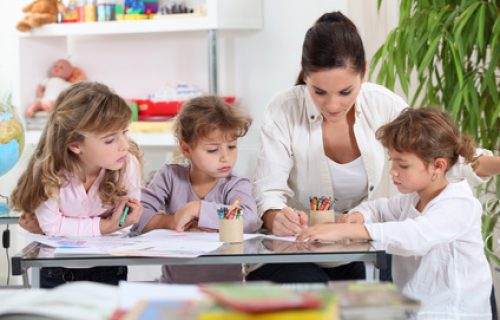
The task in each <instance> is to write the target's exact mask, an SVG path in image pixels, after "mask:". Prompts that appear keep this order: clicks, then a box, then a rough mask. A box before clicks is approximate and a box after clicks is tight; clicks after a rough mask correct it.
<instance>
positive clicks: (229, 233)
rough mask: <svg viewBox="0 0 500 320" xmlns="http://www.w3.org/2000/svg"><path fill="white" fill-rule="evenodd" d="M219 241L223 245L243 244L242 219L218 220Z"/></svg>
mask: <svg viewBox="0 0 500 320" xmlns="http://www.w3.org/2000/svg"><path fill="white" fill-rule="evenodd" d="M219 241H221V242H225V243H236V242H243V217H241V218H239V219H219Z"/></svg>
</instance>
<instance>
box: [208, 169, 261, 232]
mask: <svg viewBox="0 0 500 320" xmlns="http://www.w3.org/2000/svg"><path fill="white" fill-rule="evenodd" d="M223 193H224V194H223V197H224V203H217V202H210V201H204V200H202V201H201V203H200V215H199V220H198V226H199V227H202V228H209V229H219V221H218V219H219V217H218V216H217V209H219V208H223V207H224V208H229V207H230V206H231V204H232V203H233V202H234V201H235V200H236V198H237V197H240V204H239V207H240V208H241V209H243V229H244V231H245V232H246V233H251V232H255V231H257V230H258V229H259V228H260V226H261V224H262V222H261V220H260V218H259V216H258V214H257V205H256V204H255V200H254V198H253V196H252V183H251V182H250V180H248V179H247V178H242V177H233V178H232V180H231V181H229V182H228V183H227V185H226V186H225V187H224V189H223Z"/></svg>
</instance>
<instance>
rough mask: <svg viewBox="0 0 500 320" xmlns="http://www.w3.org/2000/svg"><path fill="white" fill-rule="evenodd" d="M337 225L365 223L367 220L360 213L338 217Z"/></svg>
mask: <svg viewBox="0 0 500 320" xmlns="http://www.w3.org/2000/svg"><path fill="white" fill-rule="evenodd" d="M335 222H336V223H364V222H365V218H364V217H363V215H362V214H361V212H359V211H355V212H351V213H348V214H343V215H341V216H338V219H337V221H335Z"/></svg>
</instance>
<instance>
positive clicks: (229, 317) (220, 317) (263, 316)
mask: <svg viewBox="0 0 500 320" xmlns="http://www.w3.org/2000/svg"><path fill="white" fill-rule="evenodd" d="M317 297H318V298H319V299H321V301H322V305H321V307H319V308H316V309H288V310H280V311H272V312H261V313H247V312H242V311H236V310H234V309H230V308H227V307H225V306H222V305H220V304H213V305H212V306H211V307H207V308H205V309H204V310H201V311H200V312H199V314H198V318H197V319H198V320H283V319H286V320H338V319H339V309H338V301H337V295H336V294H334V293H331V292H330V293H326V292H325V293H323V294H318V295H317Z"/></svg>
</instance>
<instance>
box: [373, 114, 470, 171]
mask: <svg viewBox="0 0 500 320" xmlns="http://www.w3.org/2000/svg"><path fill="white" fill-rule="evenodd" d="M376 136H377V139H379V140H380V142H381V143H382V144H383V145H384V147H386V148H388V149H393V150H396V151H398V152H408V153H413V154H416V155H417V156H418V157H419V158H420V159H422V160H423V161H424V163H426V164H430V163H432V162H433V161H434V160H435V159H437V158H444V159H446V160H447V162H448V168H450V167H452V166H453V165H454V164H455V163H456V162H457V160H458V156H462V157H464V159H465V160H466V161H467V162H471V161H472V158H473V157H474V152H475V147H474V142H473V140H472V138H471V137H470V136H468V135H462V134H460V131H459V130H458V128H457V126H456V124H455V123H454V122H453V120H452V119H451V118H450V116H449V115H448V114H447V113H445V112H442V111H439V110H437V109H433V108H422V109H412V108H407V109H406V110H404V111H403V112H402V113H401V114H400V115H399V116H398V117H397V118H396V119H394V120H393V121H391V122H390V123H388V124H386V125H384V126H382V127H380V128H379V129H378V130H377V132H376Z"/></svg>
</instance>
